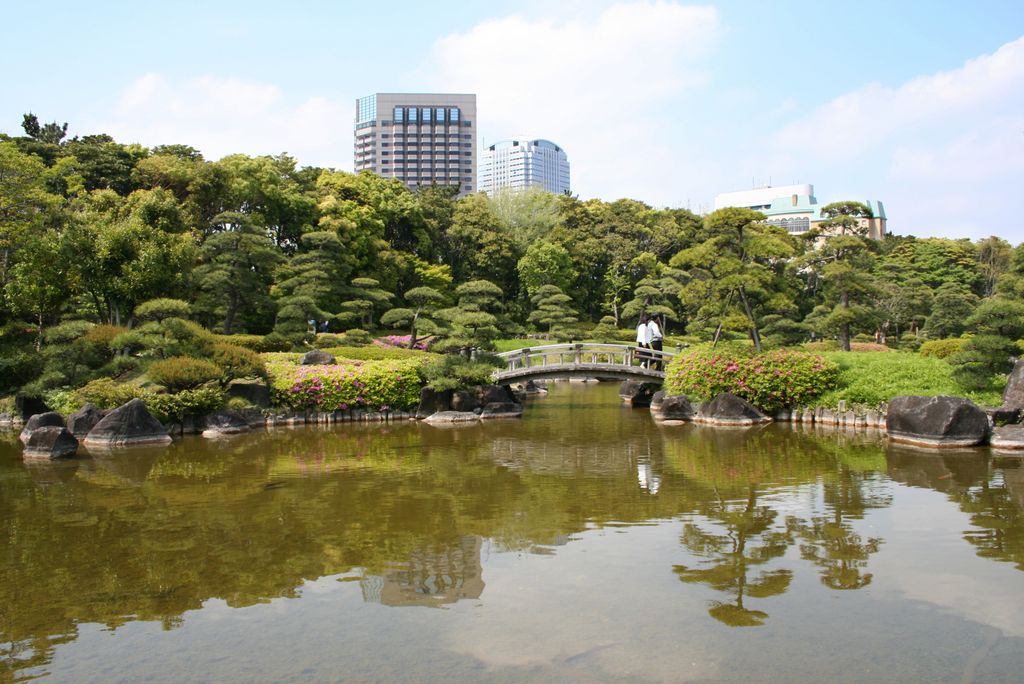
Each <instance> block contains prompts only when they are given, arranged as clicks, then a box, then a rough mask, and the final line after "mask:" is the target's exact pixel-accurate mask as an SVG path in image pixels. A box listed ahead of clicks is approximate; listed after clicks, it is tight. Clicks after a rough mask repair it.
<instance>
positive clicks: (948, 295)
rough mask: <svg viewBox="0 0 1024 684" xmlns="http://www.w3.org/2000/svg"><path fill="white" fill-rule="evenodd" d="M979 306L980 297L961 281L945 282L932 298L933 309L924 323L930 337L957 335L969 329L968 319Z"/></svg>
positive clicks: (939, 337)
mask: <svg viewBox="0 0 1024 684" xmlns="http://www.w3.org/2000/svg"><path fill="white" fill-rule="evenodd" d="M977 306H978V297H977V296H976V295H975V294H974V293H973V292H971V291H970V290H968V289H967V288H965V287H964V286H963V285H960V284H959V283H952V282H951V283H944V284H943V285H941V286H940V287H939V289H938V290H936V291H935V296H934V297H933V298H932V311H931V314H930V315H929V316H928V318H927V320H926V321H925V324H924V332H925V334H926V335H927V336H928V337H929V338H930V339H935V340H938V339H942V338H944V337H956V336H958V335H961V334H962V333H963V332H964V330H966V329H967V319H968V318H969V317H970V315H971V314H972V313H973V312H974V310H975V308H977Z"/></svg>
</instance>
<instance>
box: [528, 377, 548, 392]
mask: <svg viewBox="0 0 1024 684" xmlns="http://www.w3.org/2000/svg"><path fill="white" fill-rule="evenodd" d="M547 393H548V388H547V387H544V386H543V385H541V384H539V383H538V382H537V381H536V380H527V381H526V382H525V383H524V384H523V394H526V395H530V394H547Z"/></svg>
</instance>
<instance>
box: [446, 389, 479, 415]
mask: <svg viewBox="0 0 1024 684" xmlns="http://www.w3.org/2000/svg"><path fill="white" fill-rule="evenodd" d="M478 408H481V403H480V396H479V393H478V392H477V388H474V389H468V390H459V391H457V392H452V411H474V410H476V409H478Z"/></svg>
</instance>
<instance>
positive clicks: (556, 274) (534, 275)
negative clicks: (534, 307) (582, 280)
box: [516, 240, 576, 300]
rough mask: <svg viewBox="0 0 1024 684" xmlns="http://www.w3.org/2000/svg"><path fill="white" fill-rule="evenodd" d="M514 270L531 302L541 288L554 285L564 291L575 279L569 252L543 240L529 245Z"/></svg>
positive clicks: (560, 246)
mask: <svg viewBox="0 0 1024 684" xmlns="http://www.w3.org/2000/svg"><path fill="white" fill-rule="evenodd" d="M516 268H517V270H518V271H519V282H520V284H521V285H522V287H523V288H524V289H525V291H526V295H527V296H528V297H529V298H530V299H531V300H532V299H533V297H534V296H535V295H536V294H537V292H539V291H540V289H541V288H542V287H543V286H545V285H554V286H556V287H557V288H559V290H564V289H565V288H567V287H568V286H569V285H570V284H571V283H572V281H573V280H574V279H575V277H576V274H575V272H574V271H573V267H572V258H571V257H570V256H569V251H568V250H566V249H565V247H563V246H562V245H559V244H556V243H553V242H547V241H545V240H540V241H538V242H535V243H533V244H532V245H530V246H529V247H528V248H527V250H526V254H524V255H523V257H522V258H521V259H520V260H519V263H518V264H517V265H516Z"/></svg>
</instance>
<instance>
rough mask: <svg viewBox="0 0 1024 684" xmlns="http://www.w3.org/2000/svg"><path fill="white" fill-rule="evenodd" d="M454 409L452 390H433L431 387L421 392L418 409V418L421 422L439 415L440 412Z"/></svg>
mask: <svg viewBox="0 0 1024 684" xmlns="http://www.w3.org/2000/svg"><path fill="white" fill-rule="evenodd" d="M451 409H452V391H451V390H442V391H438V390H432V389H430V388H429V387H424V388H422V389H421V390H420V405H419V407H418V408H417V409H416V417H417V418H418V419H420V420H423V419H424V418H427V417H429V416H432V415H434V414H435V413H439V412H440V411H450V410H451Z"/></svg>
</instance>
